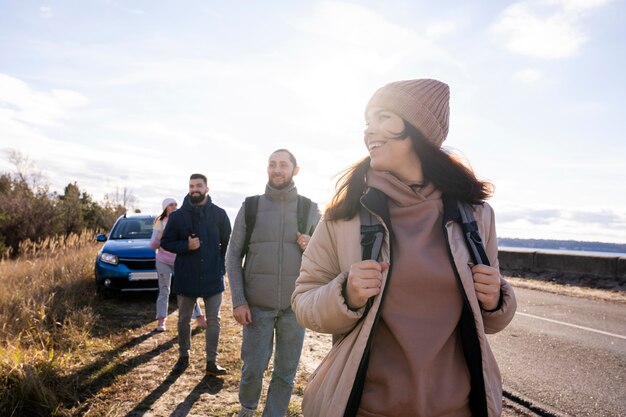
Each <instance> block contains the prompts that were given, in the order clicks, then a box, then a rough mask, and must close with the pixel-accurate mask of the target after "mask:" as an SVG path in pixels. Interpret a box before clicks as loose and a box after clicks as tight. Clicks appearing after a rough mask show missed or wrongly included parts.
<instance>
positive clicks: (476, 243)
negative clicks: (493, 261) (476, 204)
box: [458, 201, 489, 265]
mask: <svg viewBox="0 0 626 417" xmlns="http://www.w3.org/2000/svg"><path fill="white" fill-rule="evenodd" d="M458 207H459V213H460V214H461V228H462V229H463V235H464V237H465V243H466V244H467V249H468V250H469V252H470V255H471V256H472V260H473V261H474V263H475V264H477V265H478V264H483V265H489V258H487V252H485V247H484V245H483V240H482V239H481V237H480V233H479V232H478V224H477V223H476V220H475V219H474V209H473V208H472V206H470V205H469V204H467V203H464V202H461V201H459V202H458Z"/></svg>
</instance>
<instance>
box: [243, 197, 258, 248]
mask: <svg viewBox="0 0 626 417" xmlns="http://www.w3.org/2000/svg"><path fill="white" fill-rule="evenodd" d="M259 198H261V196H259V195H253V196H250V197H246V201H245V202H244V214H245V219H246V237H245V239H244V241H243V246H242V247H241V254H240V256H241V257H242V258H243V257H244V256H246V254H247V253H248V246H249V245H250V237H251V236H252V231H253V230H254V225H255V224H256V212H257V210H258V208H259Z"/></svg>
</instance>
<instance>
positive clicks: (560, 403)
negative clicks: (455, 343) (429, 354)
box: [489, 288, 626, 417]
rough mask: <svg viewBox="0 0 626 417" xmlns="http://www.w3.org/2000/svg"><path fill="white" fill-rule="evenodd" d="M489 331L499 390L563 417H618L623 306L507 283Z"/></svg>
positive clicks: (622, 396)
mask: <svg viewBox="0 0 626 417" xmlns="http://www.w3.org/2000/svg"><path fill="white" fill-rule="evenodd" d="M515 290H516V295H517V299H518V310H517V314H516V316H515V318H514V319H513V322H512V323H511V324H510V325H509V326H508V327H507V328H506V329H505V330H504V331H502V332H500V333H498V334H496V335H492V336H489V340H490V343H491V346H492V349H493V351H494V353H495V355H496V358H497V360H498V364H499V366H500V370H501V372H502V377H503V384H504V389H505V390H509V391H511V392H514V393H516V394H519V395H520V396H521V397H523V398H526V399H529V400H532V401H534V402H536V403H538V404H540V405H544V406H545V407H546V409H548V410H551V411H555V410H556V411H560V412H562V413H563V414H564V415H571V416H590V417H606V416H612V417H613V416H615V417H617V416H626V304H625V303H616V302H609V301H600V300H593V299H586V298H579V297H571V296H566V295H559V294H552V293H546V292H542V291H536V290H530V289H524V288H515Z"/></svg>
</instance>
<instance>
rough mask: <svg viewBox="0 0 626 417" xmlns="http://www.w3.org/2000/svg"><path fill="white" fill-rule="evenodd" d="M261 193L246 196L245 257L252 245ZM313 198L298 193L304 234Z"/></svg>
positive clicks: (243, 248)
mask: <svg viewBox="0 0 626 417" xmlns="http://www.w3.org/2000/svg"><path fill="white" fill-rule="evenodd" d="M260 198H261V196H260V195H253V196H250V197H246V200H245V202H244V213H245V219H246V237H245V239H244V241H243V246H242V247H241V254H240V257H241V258H243V257H244V256H246V254H247V253H248V247H249V246H250V237H251V236H252V231H253V230H254V226H255V225H256V212H257V211H258V209H259V199H260ZM311 204H312V202H311V199H310V198H308V197H305V196H303V195H298V209H297V212H298V232H300V233H302V234H308V232H309V231H308V230H307V223H308V220H309V212H310V211H311Z"/></svg>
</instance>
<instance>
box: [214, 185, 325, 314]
mask: <svg viewBox="0 0 626 417" xmlns="http://www.w3.org/2000/svg"><path fill="white" fill-rule="evenodd" d="M319 219H320V213H319V210H318V208H317V204H315V203H313V202H312V203H311V208H310V210H309V213H308V221H307V225H306V229H307V234H312V233H313V230H315V226H316V225H317V222H318V221H319ZM297 233H298V190H297V188H296V186H295V184H294V183H293V182H292V183H291V185H289V186H287V187H286V188H283V189H280V190H278V189H275V188H273V187H271V186H270V185H269V184H268V185H267V186H266V187H265V194H263V195H261V198H260V199H259V205H258V209H257V213H256V222H255V225H254V230H253V231H252V235H251V236H250V244H249V245H248V253H247V254H246V256H245V267H244V266H242V258H241V250H242V248H243V245H244V240H245V236H246V220H245V204H243V205H242V206H241V209H240V210H239V213H238V214H237V217H236V218H235V225H234V228H233V235H232V237H231V240H230V243H229V245H228V251H227V253H226V270H227V272H228V280H229V282H230V289H231V295H232V299H233V307H238V306H240V305H243V304H249V305H251V306H255V307H263V308H270V309H277V310H284V309H285V308H288V307H290V306H291V294H292V293H293V289H294V287H295V282H296V278H297V277H298V273H299V271H300V261H301V258H302V251H301V250H300V247H299V246H298V244H297V242H296V239H297Z"/></svg>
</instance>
